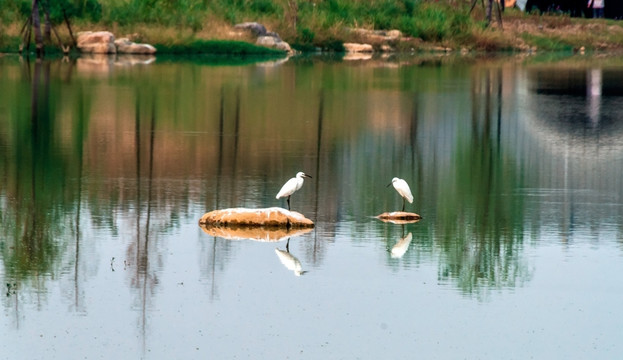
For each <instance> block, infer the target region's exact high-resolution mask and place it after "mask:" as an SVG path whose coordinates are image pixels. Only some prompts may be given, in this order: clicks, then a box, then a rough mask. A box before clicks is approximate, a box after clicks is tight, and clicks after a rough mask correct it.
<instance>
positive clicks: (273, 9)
mask: <svg viewBox="0 0 623 360" xmlns="http://www.w3.org/2000/svg"><path fill="white" fill-rule="evenodd" d="M248 6H249V9H250V10H251V12H254V13H257V14H267V15H272V14H277V13H279V8H278V7H277V5H276V4H275V3H274V2H273V1H271V0H250V1H249V5H248Z"/></svg>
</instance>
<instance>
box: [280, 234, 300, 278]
mask: <svg viewBox="0 0 623 360" xmlns="http://www.w3.org/2000/svg"><path fill="white" fill-rule="evenodd" d="M275 253H276V254H277V257H279V261H281V263H282V264H283V266H285V267H286V268H287V269H288V270H291V271H293V272H294V275H296V276H301V275H303V274H305V273H306V272H307V271H304V270H303V267H302V266H301V262H300V261H299V259H297V258H296V257H295V256H293V255H292V254H290V239H288V242H287V243H286V249H285V250H281V249H279V248H275Z"/></svg>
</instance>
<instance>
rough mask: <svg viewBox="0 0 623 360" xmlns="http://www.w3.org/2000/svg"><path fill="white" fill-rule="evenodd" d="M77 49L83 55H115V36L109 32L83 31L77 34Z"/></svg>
mask: <svg viewBox="0 0 623 360" xmlns="http://www.w3.org/2000/svg"><path fill="white" fill-rule="evenodd" d="M76 42H77V46H78V49H80V51H81V52H83V53H91V54H115V53H116V52H117V47H116V46H115V35H113V33H111V32H110V31H95V32H93V31H84V32H80V33H78V39H77V40H76Z"/></svg>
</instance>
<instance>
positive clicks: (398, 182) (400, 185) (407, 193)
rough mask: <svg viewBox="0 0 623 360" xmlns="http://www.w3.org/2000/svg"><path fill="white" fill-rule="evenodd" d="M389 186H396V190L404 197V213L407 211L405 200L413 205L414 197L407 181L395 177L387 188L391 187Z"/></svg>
mask: <svg viewBox="0 0 623 360" xmlns="http://www.w3.org/2000/svg"><path fill="white" fill-rule="evenodd" d="M389 185H394V189H396V191H398V194H400V196H402V211H405V200H407V201H408V202H409V204H412V203H413V195H411V189H409V184H407V182H406V181H404V180H402V179H399V178H397V177H395V178H393V179H392V182H390V183H389V184H387V187H389Z"/></svg>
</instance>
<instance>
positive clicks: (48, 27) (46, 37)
mask: <svg viewBox="0 0 623 360" xmlns="http://www.w3.org/2000/svg"><path fill="white" fill-rule="evenodd" d="M44 10H45V12H44V13H43V19H44V22H45V24H44V26H43V41H45V42H47V43H48V44H49V43H51V42H52V23H51V22H50V10H49V9H48V8H47V7H46V8H45V9H44Z"/></svg>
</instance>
